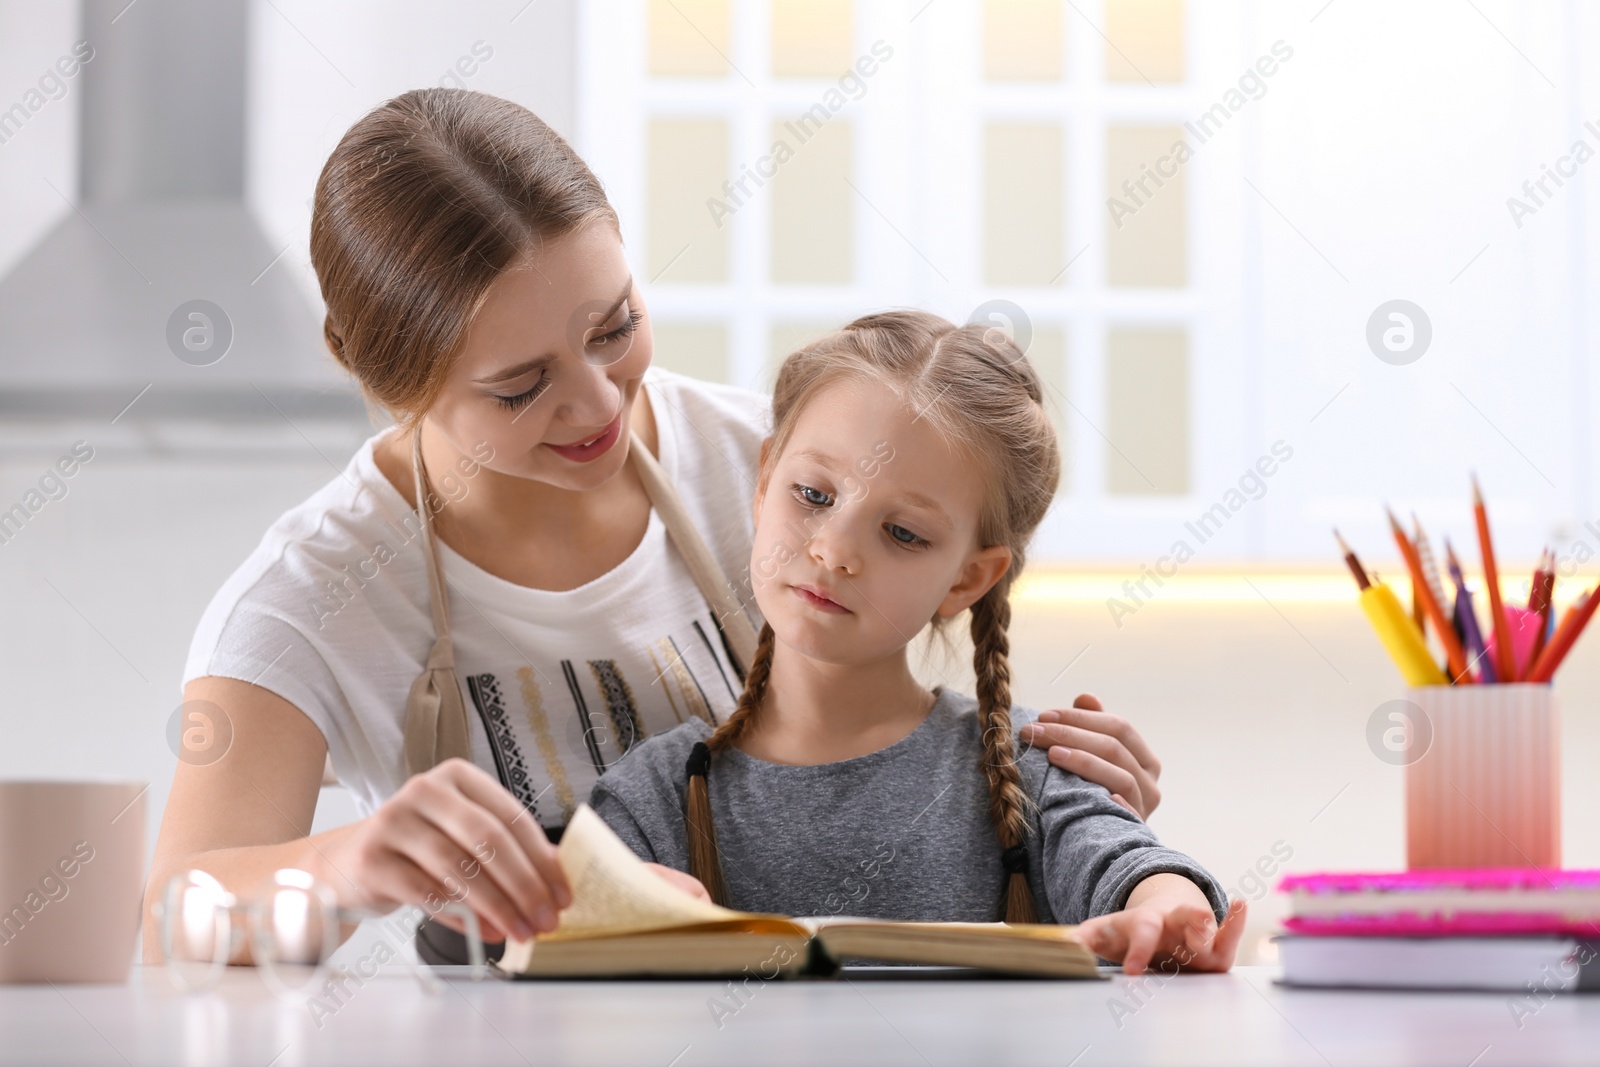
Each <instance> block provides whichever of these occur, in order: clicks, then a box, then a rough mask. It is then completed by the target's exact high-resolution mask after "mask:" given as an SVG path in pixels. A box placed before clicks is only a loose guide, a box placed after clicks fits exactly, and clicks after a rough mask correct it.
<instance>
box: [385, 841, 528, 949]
mask: <svg viewBox="0 0 1600 1067" xmlns="http://www.w3.org/2000/svg"><path fill="white" fill-rule="evenodd" d="M396 829H397V830H400V831H404V833H403V835H402V836H400V837H399V839H398V840H396V841H393V842H391V844H390V848H391V849H393V850H394V852H395V853H396V854H397V855H398V856H399V857H400V858H401V859H404V860H409V861H410V862H411V863H412V864H414V865H416V867H418V868H419V869H420V870H421V871H422V872H423V873H424V874H426V875H427V876H428V877H429V878H431V879H432V880H433V881H434V882H436V883H438V884H439V885H441V886H442V887H443V888H444V893H443V894H442V896H443V899H445V900H453V901H459V902H461V903H464V904H466V905H467V907H469V908H471V909H472V910H473V911H475V912H477V914H478V916H479V918H480V919H486V920H488V921H489V922H491V923H493V924H494V925H495V926H497V927H499V928H500V929H501V930H509V931H510V932H511V933H513V934H515V935H516V936H517V937H521V938H528V937H532V936H533V934H534V933H535V932H536V931H538V930H541V929H549V928H551V927H553V926H554V925H555V923H554V916H553V913H551V914H550V917H549V918H544V917H542V916H540V915H538V914H537V912H536V913H535V914H533V915H530V914H527V913H526V912H524V911H523V910H522V909H521V908H519V907H518V906H517V904H515V903H513V901H512V898H511V896H510V894H508V893H507V892H506V890H505V889H503V888H501V887H500V886H499V885H498V884H496V883H495V881H494V879H493V878H484V877H476V878H473V879H471V880H470V885H469V881H468V879H467V878H466V876H465V874H464V873H463V872H464V871H465V870H470V869H471V868H472V865H473V864H474V863H476V862H478V861H477V860H476V859H475V858H474V857H473V856H472V855H471V854H470V853H469V852H467V851H466V850H465V849H463V848H462V847H461V846H460V845H459V844H457V843H456V842H455V841H454V840H453V839H452V838H451V837H450V836H448V835H447V834H446V833H444V832H442V831H441V830H440V829H439V828H438V827H437V826H436V825H435V824H433V823H432V822H429V821H428V820H426V819H423V818H422V817H421V816H419V815H415V813H408V816H407V817H406V822H404V823H401V824H400V825H398V826H397V827H396ZM424 906H426V898H424Z"/></svg>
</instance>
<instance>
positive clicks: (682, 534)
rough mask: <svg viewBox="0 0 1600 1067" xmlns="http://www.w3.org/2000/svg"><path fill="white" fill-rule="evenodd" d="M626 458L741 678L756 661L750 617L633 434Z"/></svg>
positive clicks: (656, 463)
mask: <svg viewBox="0 0 1600 1067" xmlns="http://www.w3.org/2000/svg"><path fill="white" fill-rule="evenodd" d="M628 458H629V460H631V461H632V462H633V466H634V469H635V470H637V471H638V472H639V478H640V480H641V481H643V482H644V489H645V492H647V493H649V494H650V503H651V504H653V505H654V506H655V509H656V511H658V512H660V513H661V520H662V521H663V522H664V523H666V526H667V533H668V534H670V535H671V537H672V543H673V544H675V545H677V546H678V552H679V554H680V555H682V556H683V559H684V562H685V563H687V564H688V565H689V573H690V574H692V575H694V580H695V584H696V585H698V586H699V587H700V593H701V595H703V596H704V597H705V598H706V603H707V604H709V605H710V606H711V611H712V614H713V615H714V617H715V618H716V622H717V626H718V627H719V628H720V629H721V630H722V633H723V636H725V637H726V638H727V639H728V646H729V648H731V649H732V650H733V658H734V659H735V660H736V662H735V664H734V666H735V667H736V668H737V669H738V671H739V673H740V674H741V675H743V674H745V673H746V672H748V671H749V670H750V664H751V663H752V662H754V661H755V658H756V640H757V635H756V630H755V627H754V626H753V625H751V623H750V617H749V616H748V615H746V614H745V611H744V605H743V604H741V603H740V602H739V597H738V596H737V595H736V594H735V593H734V591H733V585H732V584H731V583H730V582H729V581H728V577H727V575H726V574H724V573H723V571H722V568H721V567H720V566H719V565H718V564H717V560H716V557H715V556H713V555H712V554H711V549H710V548H708V547H706V542H705V538H703V537H701V536H700V531H699V530H698V529H696V528H695V525H694V521H693V520H692V519H690V518H689V512H688V511H687V510H686V509H685V508H684V506H683V501H682V500H681V499H680V498H679V497H678V494H677V492H676V490H674V489H673V488H672V483H671V482H670V481H668V480H667V475H666V472H665V471H663V470H662V469H661V463H660V462H659V461H658V460H657V459H656V457H654V456H652V455H651V454H650V451H649V449H647V448H645V447H644V442H642V441H640V440H639V435H638V434H637V433H635V434H633V444H632V447H631V448H629V450H628Z"/></svg>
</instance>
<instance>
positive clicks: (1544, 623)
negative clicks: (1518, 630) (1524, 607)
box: [1528, 547, 1556, 664]
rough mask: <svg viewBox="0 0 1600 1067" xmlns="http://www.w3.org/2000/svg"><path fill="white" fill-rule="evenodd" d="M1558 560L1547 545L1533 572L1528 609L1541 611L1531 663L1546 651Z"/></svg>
mask: <svg viewBox="0 0 1600 1067" xmlns="http://www.w3.org/2000/svg"><path fill="white" fill-rule="evenodd" d="M1555 566H1556V562H1555V559H1554V557H1553V556H1552V555H1551V553H1550V549H1549V548H1548V547H1547V548H1546V549H1545V550H1544V552H1543V553H1542V554H1541V555H1540V556H1539V568H1538V570H1536V571H1534V572H1533V589H1532V590H1531V591H1530V592H1529V594H1528V610H1530V611H1536V612H1538V613H1539V632H1538V633H1536V634H1534V635H1533V648H1532V649H1531V650H1530V651H1529V652H1528V662H1529V663H1530V664H1533V663H1537V662H1539V653H1540V652H1542V651H1544V641H1545V634H1547V633H1548V632H1549V631H1550V605H1551V601H1552V599H1553V598H1554V597H1555V595H1556V572H1555Z"/></svg>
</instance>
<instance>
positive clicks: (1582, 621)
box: [1527, 586, 1600, 682]
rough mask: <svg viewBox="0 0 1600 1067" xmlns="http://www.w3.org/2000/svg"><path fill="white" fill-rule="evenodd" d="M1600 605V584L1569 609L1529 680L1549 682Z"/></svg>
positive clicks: (1540, 656)
mask: <svg viewBox="0 0 1600 1067" xmlns="http://www.w3.org/2000/svg"><path fill="white" fill-rule="evenodd" d="M1597 607H1600V586H1597V587H1596V588H1595V589H1593V590H1591V591H1589V592H1586V593H1584V594H1583V596H1582V597H1580V598H1579V600H1578V602H1577V603H1576V604H1574V605H1572V607H1570V608H1568V609H1567V614H1566V615H1565V616H1564V617H1563V618H1562V620H1561V625H1560V626H1557V627H1556V635H1555V636H1554V637H1552V638H1551V639H1550V643H1549V644H1547V645H1545V646H1544V651H1543V652H1541V653H1540V654H1539V659H1538V660H1537V661H1536V662H1535V663H1534V665H1533V669H1532V670H1530V671H1529V672H1528V678H1527V680H1528V681H1530V682H1548V681H1549V680H1550V678H1551V676H1552V675H1554V674H1555V672H1556V668H1557V667H1559V666H1561V661H1562V660H1563V659H1565V658H1566V655H1567V653H1568V652H1569V651H1570V650H1571V649H1572V646H1573V644H1574V643H1576V642H1577V640H1578V635H1579V634H1581V633H1583V628H1584V627H1585V626H1587V625H1588V623H1589V619H1590V618H1592V617H1593V616H1594V612H1595V608H1597Z"/></svg>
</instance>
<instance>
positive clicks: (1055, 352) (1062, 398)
mask: <svg viewBox="0 0 1600 1067" xmlns="http://www.w3.org/2000/svg"><path fill="white" fill-rule="evenodd" d="M1028 361H1029V362H1030V363H1032V364H1033V368H1034V370H1036V371H1038V372H1039V377H1040V378H1041V379H1043V380H1044V409H1045V410H1046V411H1048V412H1049V413H1050V421H1051V422H1052V423H1054V424H1055V428H1056V446H1057V447H1058V448H1060V449H1061V484H1060V485H1059V486H1057V487H1056V495H1057V496H1060V495H1061V494H1063V493H1065V492H1066V491H1067V473H1068V466H1067V416H1068V415H1069V414H1070V413H1071V411H1072V409H1071V408H1070V407H1068V406H1067V400H1066V397H1067V336H1066V331H1064V330H1063V329H1062V328H1061V327H1060V326H1035V327H1034V328H1033V341H1032V342H1031V343H1030V344H1029V345H1028Z"/></svg>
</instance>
